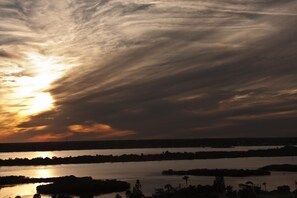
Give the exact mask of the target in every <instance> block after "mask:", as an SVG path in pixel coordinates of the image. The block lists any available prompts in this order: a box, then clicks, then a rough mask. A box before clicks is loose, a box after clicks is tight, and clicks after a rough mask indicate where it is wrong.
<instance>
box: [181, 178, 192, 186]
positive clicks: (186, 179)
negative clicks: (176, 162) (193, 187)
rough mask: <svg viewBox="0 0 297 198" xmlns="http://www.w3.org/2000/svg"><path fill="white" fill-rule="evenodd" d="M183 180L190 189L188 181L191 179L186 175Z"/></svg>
mask: <svg viewBox="0 0 297 198" xmlns="http://www.w3.org/2000/svg"><path fill="white" fill-rule="evenodd" d="M182 179H183V180H185V181H186V187H188V180H189V179H190V178H189V176H187V175H185V176H183V178H182Z"/></svg>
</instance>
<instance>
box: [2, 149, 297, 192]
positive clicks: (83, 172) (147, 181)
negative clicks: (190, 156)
mask: <svg viewBox="0 0 297 198" xmlns="http://www.w3.org/2000/svg"><path fill="white" fill-rule="evenodd" d="M249 148H251V147H249ZM265 148H267V147H265ZM196 149H198V150H199V149H200V148H175V149H169V148H168V149H167V148H166V149H121V150H116V151H115V150H113V153H117V154H120V153H121V152H123V150H125V153H129V152H127V150H129V151H131V152H134V153H146V152H150V153H159V152H160V151H161V152H162V151H166V150H168V151H171V152H178V151H179V152H184V151H193V152H194V151H197V150H196ZM209 149H212V148H209ZM228 149H234V148H228ZM219 150H222V149H219ZM92 151H93V152H98V151H101V152H105V153H104V154H107V152H108V151H110V150H92ZM69 152H73V153H75V154H77V155H79V153H81V152H82V153H84V154H90V153H88V151H58V153H59V154H60V155H61V156H62V155H67V154H69ZM28 153H35V152H28ZM49 153H51V152H49ZM18 154H20V153H18ZM27 156H28V157H29V155H27ZM284 163H290V164H297V157H269V158H259V157H252V158H233V159H204V160H181V161H159V162H158V161H155V162H125V163H102V164H71V165H54V166H23V167H22V166H17V167H0V176H8V175H24V176H28V177H58V176H65V175H75V176H78V177H82V176H91V177H93V178H95V179H119V180H124V181H128V182H130V183H131V184H132V185H133V184H134V183H135V181H136V179H140V181H141V183H142V185H143V191H144V193H145V194H146V195H151V193H152V192H154V189H155V188H160V187H163V186H164V185H166V184H168V183H170V184H171V185H173V186H178V185H184V181H183V180H182V179H181V178H182V176H163V175H161V172H162V170H166V169H175V170H182V169H183V170H187V169H195V168H246V169H255V168H259V167H262V166H265V165H270V164H284ZM296 179H297V173H282V172H273V174H272V175H271V176H258V177H244V178H231V177H226V178H225V181H226V185H232V186H234V188H237V186H238V184H239V183H245V182H246V181H253V182H254V183H255V184H262V183H263V182H266V183H267V190H272V189H275V188H276V187H277V186H279V185H289V186H290V187H291V189H294V188H295V187H294V186H295V184H294V181H295V180H296ZM213 180H214V177H205V176H203V177H198V176H190V183H191V184H193V185H197V184H212V182H213ZM36 186H37V184H25V185H19V186H14V187H6V188H2V189H0V198H2V197H6V198H8V197H15V196H16V195H21V196H22V197H24V198H29V197H30V198H31V197H32V195H33V194H34V193H35V189H36ZM44 197H48V196H44ZM110 197H114V194H108V195H104V196H101V198H110Z"/></svg>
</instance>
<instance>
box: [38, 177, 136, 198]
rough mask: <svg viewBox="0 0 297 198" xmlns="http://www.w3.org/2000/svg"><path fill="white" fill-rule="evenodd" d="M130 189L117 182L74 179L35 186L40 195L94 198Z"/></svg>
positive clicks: (128, 186) (124, 183) (121, 182)
mask: <svg viewBox="0 0 297 198" xmlns="http://www.w3.org/2000/svg"><path fill="white" fill-rule="evenodd" d="M129 188H130V184H129V183H127V182H124V181H117V180H92V179H74V180H68V179H66V180H58V181H55V182H53V183H52V184H45V185H40V186H37V188H36V190H37V193H40V194H48V195H53V194H54V195H55V194H69V195H77V196H82V195H84V196H94V195H100V194H106V193H112V192H122V191H125V190H127V189H129Z"/></svg>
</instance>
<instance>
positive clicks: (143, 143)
mask: <svg viewBox="0 0 297 198" xmlns="http://www.w3.org/2000/svg"><path fill="white" fill-rule="evenodd" d="M268 145H279V146H282V145H297V138H279V137H278V138H224V139H221V138H219V139H215V138H212V139H168V140H166V139H163V140H109V141H77V142H75V141H74V142H34V143H1V144H0V152H16V151H54V150H84V149H121V148H170V147H172V148H173V147H175V148H178V147H218V148H222V147H225V148H226V147H232V146H268Z"/></svg>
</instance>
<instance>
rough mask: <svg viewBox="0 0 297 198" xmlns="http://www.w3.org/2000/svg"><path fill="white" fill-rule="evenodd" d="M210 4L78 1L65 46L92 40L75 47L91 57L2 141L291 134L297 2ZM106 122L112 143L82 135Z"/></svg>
mask: <svg viewBox="0 0 297 198" xmlns="http://www.w3.org/2000/svg"><path fill="white" fill-rule="evenodd" d="M215 3H217V4H215ZM215 3H211V2H207V1H206V2H205V1H197V2H192V1H186V2H183V1H172V2H171V3H162V2H160V3H151V2H149V1H143V2H142V3H139V4H136V3H135V2H133V3H131V2H129V3H122V2H118V1H116V2H111V1H102V2H101V1H100V2H97V1H90V2H89V4H87V3H84V2H83V1H77V4H75V5H72V6H75V7H76V9H73V10H72V11H73V12H71V15H70V16H71V17H73V18H76V19H77V23H79V24H80V27H81V29H79V30H78V32H77V34H76V35H77V37H75V38H76V39H78V41H77V43H75V44H73V45H70V46H77V45H78V43H80V42H82V40H83V38H80V35H79V34H81V35H85V34H86V32H87V33H89V29H91V30H92V31H90V32H94V35H96V34H97V33H98V35H97V36H98V38H96V37H95V36H94V35H90V37H87V36H86V35H85V36H86V37H85V38H84V39H85V40H86V41H84V42H83V44H85V45H82V48H81V49H78V50H81V54H82V57H83V58H87V57H88V56H91V58H90V59H92V60H91V61H90V60H89V59H83V60H87V61H86V62H84V64H82V65H81V66H78V67H75V68H73V69H72V70H70V71H68V72H67V74H66V75H65V76H64V77H63V78H60V79H59V80H57V81H56V82H55V83H53V84H52V86H51V88H50V93H51V95H52V96H53V97H54V98H55V100H56V109H55V110H53V111H50V112H45V113H42V114H40V115H36V116H34V117H31V120H30V121H27V122H23V123H21V124H19V126H18V127H19V128H23V129H27V130H25V131H24V132H22V133H19V134H16V135H14V136H11V137H9V138H10V139H14V140H25V139H28V140H30V139H31V140H32V137H49V138H52V139H55V138H58V139H59V138H60V139H70V140H79V139H92V138H94V137H95V138H98V139H100V138H132V139H133V138H175V137H176V138H191V137H198V138H199V137H264V136H265V137H266V136H295V132H296V129H297V125H296V124H295V123H296V118H297V114H296V113H297V105H296V104H297V103H296V102H297V87H296V84H297V77H296V76H297V75H296V74H297V70H296V68H297V67H296V66H297V65H296V63H297V56H296V53H297V40H296V36H295V35H296V34H297V28H296V27H297V26H296V25H297V20H296V18H297V15H296V14H295V13H296V10H297V4H296V2H295V1H292V0H286V1H282V2H280V1H275V0H270V1H265V2H264V1H240V2H238V1H232V0H226V1H218V2H215ZM100 17H101V18H100ZM95 19H98V21H96V20H95ZM99 19H100V20H99ZM92 25H93V26H92ZM90 27H91V28H90ZM99 33H101V34H102V37H104V39H102V40H101V38H100V34H99ZM106 33H107V34H106ZM80 39H81V40H80ZM75 41H76V40H75V39H74V40H73V42H75ZM87 41H88V42H89V41H90V43H88V42H87ZM91 41H92V42H93V44H92V43H91ZM87 43H88V44H87ZM101 44H102V46H104V49H105V50H106V51H104V53H103V54H102V53H101V52H100V53H99V52H98V56H96V53H95V54H94V53H93V51H92V49H93V48H92V47H93V45H94V46H96V47H100V46H101ZM86 46H92V47H89V48H88V47H86ZM75 50H77V48H75ZM106 52H107V53H106ZM0 53H1V51H0ZM86 123H87V124H86ZM89 123H92V124H89ZM73 125H76V126H79V127H78V129H80V130H81V132H80V131H79V130H75V132H74V131H73V130H72V131H71V130H70V128H71V127H70V128H69V126H73ZM105 125H107V126H109V127H110V128H111V129H110V133H111V134H114V135H115V136H100V135H98V134H97V136H95V135H94V134H93V133H84V132H83V131H93V130H95V129H96V130H97V129H98V131H100V130H99V129H101V128H100V127H101V126H105ZM38 126H47V127H46V128H44V129H41V130H39V129H38V130H37V129H36V127H38ZM81 127H85V128H81ZM116 135H118V136H116Z"/></svg>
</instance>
